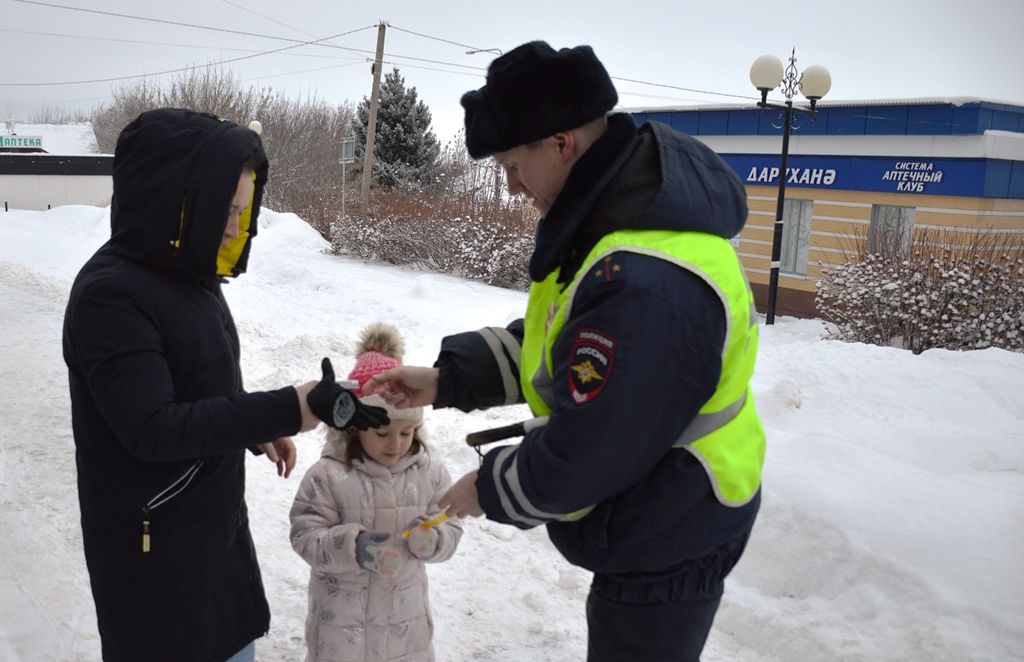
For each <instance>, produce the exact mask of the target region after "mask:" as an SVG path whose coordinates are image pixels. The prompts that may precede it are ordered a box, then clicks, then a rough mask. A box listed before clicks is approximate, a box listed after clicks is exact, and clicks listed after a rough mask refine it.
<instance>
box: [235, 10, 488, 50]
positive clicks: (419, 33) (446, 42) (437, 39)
mask: <svg viewBox="0 0 1024 662" xmlns="http://www.w3.org/2000/svg"><path fill="white" fill-rule="evenodd" d="M224 1H225V2H227V0H224ZM388 27H390V28H391V29H392V30H398V31H399V32H407V33H409V34H414V35H416V36H417V37H423V38H424V39H432V40H434V41H440V42H441V43H444V44H451V45H452V46H459V47H461V48H468V49H469V50H473V51H478V50H483V49H481V48H478V47H476V46H470V45H469V44H460V43H459V42H457V41H450V40H448V39H442V38H441V37H432V36H431V35H429V34H423V33H422V32H413V31H412V30H406V29H405V28H400V27H398V26H397V25H391V24H390V23H388Z"/></svg>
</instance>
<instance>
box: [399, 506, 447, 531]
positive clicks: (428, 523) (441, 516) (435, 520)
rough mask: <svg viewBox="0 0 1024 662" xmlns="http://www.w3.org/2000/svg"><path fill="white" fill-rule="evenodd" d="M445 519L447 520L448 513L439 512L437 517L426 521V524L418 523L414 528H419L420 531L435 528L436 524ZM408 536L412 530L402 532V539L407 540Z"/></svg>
mask: <svg viewBox="0 0 1024 662" xmlns="http://www.w3.org/2000/svg"><path fill="white" fill-rule="evenodd" d="M446 510H447V509H446ZM447 519H448V513H447V512H445V511H441V512H440V513H438V514H437V515H434V516H433V517H431V518H430V519H428V520H427V521H426V522H420V523H419V524H417V525H416V526H418V527H420V528H421V529H429V528H432V527H435V526H437V525H438V524H440V523H441V522H444V521H445V520H447ZM410 535H412V528H409V529H406V530H405V531H402V537H403V538H408V537H409V536H410Z"/></svg>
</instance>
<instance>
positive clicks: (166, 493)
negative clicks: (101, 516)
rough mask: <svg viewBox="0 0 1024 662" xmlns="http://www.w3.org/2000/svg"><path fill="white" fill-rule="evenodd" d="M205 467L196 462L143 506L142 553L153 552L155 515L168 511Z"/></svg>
mask: <svg viewBox="0 0 1024 662" xmlns="http://www.w3.org/2000/svg"><path fill="white" fill-rule="evenodd" d="M202 467H203V461H202V460H196V461H195V463H193V464H192V466H190V467H189V468H188V470H186V471H185V473H183V474H181V475H180V476H178V477H177V478H176V479H174V481H172V482H171V484H170V485H168V486H167V487H165V488H164V489H162V490H160V491H159V492H157V493H156V495H154V496H153V498H151V499H150V500H149V501H147V502H146V504H145V505H144V506H142V553H143V554H149V552H150V551H151V550H152V535H153V526H152V518H153V514H154V513H155V512H156V511H157V510H160V509H166V508H167V506H168V504H171V503H172V502H173V501H174V500H175V499H177V498H178V497H180V496H181V495H182V494H183V493H184V492H185V491H186V490H187V489H188V488H189V486H190V485H192V482H193V481H194V480H195V477H196V474H198V473H199V470H200V469H201V468H202Z"/></svg>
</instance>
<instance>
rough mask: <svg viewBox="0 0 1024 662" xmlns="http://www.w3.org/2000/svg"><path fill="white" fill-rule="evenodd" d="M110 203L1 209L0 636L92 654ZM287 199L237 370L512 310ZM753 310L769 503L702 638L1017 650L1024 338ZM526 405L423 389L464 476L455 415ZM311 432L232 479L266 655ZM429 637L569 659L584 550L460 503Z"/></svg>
mask: <svg viewBox="0 0 1024 662" xmlns="http://www.w3.org/2000/svg"><path fill="white" fill-rule="evenodd" d="M108 223H109V219H108V212H107V211H106V210H104V209H96V208H91V207H61V208H57V209H54V210H52V211H49V212H19V211H16V212H10V213H7V214H4V213H0V346H2V358H0V449H2V450H0V533H2V535H0V660H26V661H32V662H35V661H37V660H62V661H70V660H90V661H91V660H98V659H99V650H100V649H99V640H98V635H97V633H96V625H95V614H94V611H93V605H92V599H91V596H90V593H89V584H88V575H87V573H86V570H85V563H84V559H83V556H82V550H81V531H80V529H79V522H78V515H79V514H78V502H77V497H76V492H75V466H74V442H73V440H72V436H71V429H70V414H69V410H68V394H67V377H66V371H65V367H64V364H63V361H62V359H61V352H60V335H61V320H62V316H63V311H64V304H65V302H66V298H67V293H68V289H69V287H70V283H71V280H72V279H73V277H74V275H75V273H76V271H77V269H78V268H79V266H80V265H81V264H82V263H83V262H84V260H85V259H86V258H87V257H88V256H89V255H90V254H91V253H92V251H93V250H95V248H96V247H97V246H99V245H100V244H101V243H102V242H103V241H104V240H105V239H106V237H107V236H108V232H109V227H108ZM325 247H326V244H325V242H323V241H322V240H321V239H320V237H319V236H318V235H317V234H316V233H315V232H314V231H313V230H311V229H310V228H309V227H308V226H307V225H306V224H304V223H303V222H302V221H300V220H299V219H297V218H296V217H295V216H292V215H288V214H276V213H273V212H270V211H264V212H263V214H262V215H261V229H260V235H259V236H258V237H257V238H256V242H255V245H254V248H253V252H252V256H251V259H250V270H249V273H248V274H245V275H244V276H242V277H241V278H239V279H238V280H237V281H235V282H232V283H231V284H230V285H229V286H228V287H227V288H226V293H227V297H228V300H229V301H230V302H231V305H232V309H233V312H234V314H235V318H236V321H237V323H238V327H239V332H240V334H241V338H242V344H243V369H244V371H245V374H246V385H247V387H248V388H249V389H250V390H256V389H259V388H274V387H278V386H281V385H284V384H287V383H299V382H302V381H305V380H308V379H314V378H319V373H318V366H319V362H320V358H321V357H323V356H330V357H331V358H332V359H333V360H334V363H335V366H336V368H337V369H338V372H339V373H341V372H343V371H346V372H347V370H348V369H349V368H351V366H352V364H353V362H354V358H353V356H352V349H353V344H354V341H355V339H356V337H357V334H358V333H359V331H360V330H361V329H362V327H363V326H364V325H365V324H367V323H368V322H371V321H375V320H378V319H379V320H385V321H389V322H392V323H394V324H395V325H396V326H398V327H399V329H401V330H402V332H403V333H404V335H405V337H406V341H407V345H408V353H407V356H406V362H407V363H409V364H429V363H431V362H433V359H434V356H435V352H436V349H437V347H438V344H439V341H440V339H441V338H442V336H444V335H446V334H449V333H453V332H457V331H463V330H469V329H474V328H479V327H481V326H483V325H498V324H504V323H506V322H508V321H510V320H512V319H514V318H516V317H518V316H520V315H521V314H522V312H523V307H524V303H525V295H524V294H522V293H520V292H513V291H508V290H501V289H497V288H492V287H487V286H483V285H479V284H475V283H471V282H467V281H463V280H460V279H457V278H451V277H448V276H443V275H437V274H432V273H426V272H420V271H411V270H406V269H398V268H392V267H383V266H376V265H370V264H364V263H361V262H356V261H352V260H348V259H343V258H338V257H333V256H330V255H326V254H324V253H323V250H324V248H325ZM823 335H824V328H823V326H822V324H821V323H819V322H815V321H807V320H795V319H790V318H779V319H778V320H777V324H776V325H775V326H773V327H767V328H764V329H763V333H762V345H761V346H762V351H761V355H760V358H759V361H758V369H757V374H756V376H755V382H754V388H755V394H756V397H757V403H758V408H759V410H760V412H761V414H762V417H763V419H764V423H765V426H766V427H767V430H768V440H769V446H768V457H767V464H766V467H765V477H764V500H763V507H762V510H761V516H760V519H759V521H758V523H757V525H756V527H755V530H754V535H753V538H752V540H751V542H750V545H749V547H748V550H747V553H746V556H745V557H744V559H743V560H742V561H741V562H740V565H739V566H738V568H737V569H736V571H735V572H734V573H733V574H732V576H731V577H730V579H729V580H728V582H727V588H726V595H725V599H724V601H723V605H722V608H721V610H720V611H719V614H718V617H717V620H716V623H715V627H714V629H713V631H712V633H711V637H710V640H709V642H708V645H707V648H706V649H705V655H704V659H705V660H706V661H710V662H714V661H724V660H730V661H735V662H768V661H776V660H780V661H799V662H805V661H822V662H835V661H844V662H855V661H861V660H863V661H868V660H870V661H872V662H875V661H878V660H891V661H897V660H899V661H906V660H919V661H922V662H925V661H927V662H941V661H948V662H961V661H965V660H978V661H981V660H989V661H992V662H1005V661H1008V660H1021V659H1024V652H1022V651H1024V599H1022V597H1021V596H1024V526H1022V525H1024V355H1021V354H1013V353H1010V352H1006V351H1003V350H998V349H989V350H985V351H980V352H970V353H953V352H947V351H941V350H935V351H928V352H925V353H924V354H922V355H920V356H914V355H912V354H910V353H909V352H905V351H901V350H896V349H890V348H880V347H872V346H866V345H858V344H845V343H839V342H834V341H827V340H824V339H823ZM526 415H527V414H526V411H525V409H523V408H521V407H515V408H512V409H505V410H494V411H490V412H480V413H475V414H472V415H465V414H461V413H459V412H455V411H447V410H445V411H436V412H428V415H427V433H428V435H429V437H428V441H429V443H430V444H431V447H432V449H433V452H434V453H435V454H436V456H437V457H439V458H441V459H442V460H443V461H444V462H446V463H447V465H448V467H449V469H450V470H451V472H452V474H453V475H454V476H456V477H457V476H459V475H461V474H462V473H464V472H465V471H467V470H470V469H472V468H474V467H475V466H476V462H477V459H476V455H475V453H474V451H473V450H472V449H470V448H469V447H467V446H466V445H465V444H464V441H463V440H464V437H465V434H466V433H467V432H470V431H474V430H479V429H483V428H488V427H494V426H496V425H501V424H505V423H509V422H512V421H515V420H520V419H521V418H523V417H525V416H526ZM321 442H322V433H320V432H316V431H314V432H310V433H305V434H303V435H299V437H298V438H297V444H298V447H299V466H298V468H297V471H296V473H297V474H298V475H294V474H293V476H292V478H291V479H289V480H282V479H279V478H278V477H277V476H276V475H275V473H274V471H273V467H272V465H271V464H270V463H269V462H267V461H266V460H263V459H260V458H250V459H249V463H250V466H249V483H248V500H249V507H250V513H251V516H252V519H253V522H254V536H255V538H256V545H257V548H258V551H259V555H260V559H261V565H262V567H263V571H264V582H265V584H266V588H267V592H268V596H269V600H270V604H271V609H272V612H273V622H272V625H271V629H270V633H269V635H268V636H267V637H265V638H264V639H261V640H260V641H259V642H258V644H257V657H258V659H259V660H261V661H292V660H299V659H301V658H302V656H303V654H304V644H303V640H302V636H303V634H302V632H303V629H302V628H303V619H304V618H305V612H306V596H305V586H306V581H307V576H308V568H307V567H306V566H305V565H304V563H303V561H302V560H301V559H300V558H299V557H298V556H297V555H296V554H295V553H294V552H292V550H291V548H290V546H289V544H288V508H289V506H290V504H291V499H292V497H293V495H294V491H295V489H296V487H297V485H298V481H299V477H300V476H301V474H302V472H303V471H304V470H305V469H306V468H307V467H308V466H309V465H310V464H311V463H312V462H313V461H314V460H315V458H316V457H317V456H318V454H319V450H320V446H321ZM429 573H430V580H431V593H432V600H433V608H434V616H435V620H436V626H437V637H436V649H437V656H438V660H439V661H440V662H463V661H467V660H487V661H491V660H493V661H503V662H504V661H513V662H537V661H544V660H547V661H551V662H563V661H565V662H568V661H573V660H582V659H583V658H584V654H585V649H586V625H585V620H584V614H583V607H584V600H585V597H586V593H587V587H588V574H587V573H586V572H584V571H582V570H580V569H578V568H574V567H572V566H570V565H568V564H567V563H566V562H565V561H564V560H563V559H562V558H561V557H560V556H559V555H558V553H557V552H556V551H555V550H554V549H553V547H552V546H551V544H550V543H549V542H548V540H547V537H546V535H545V533H544V531H543V530H532V531H525V532H523V531H518V530H516V529H512V528H509V527H504V526H500V525H497V524H493V523H490V522H487V521H486V520H472V521H470V522H468V523H467V526H466V535H465V537H464V538H463V540H462V545H461V546H460V548H459V551H458V552H457V553H456V555H455V557H454V558H453V559H452V560H451V561H449V562H447V563H443V564H439V565H436V566H431V567H430V568H429Z"/></svg>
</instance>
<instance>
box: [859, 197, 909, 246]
mask: <svg viewBox="0 0 1024 662" xmlns="http://www.w3.org/2000/svg"><path fill="white" fill-rule="evenodd" d="M913 230H914V208H913V207H892V206H889V205H872V206H871V229H870V230H869V231H868V252H869V253H880V254H882V255H900V254H902V253H905V252H906V251H907V250H908V249H909V248H910V240H911V238H912V236H913V235H912V233H913Z"/></svg>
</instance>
